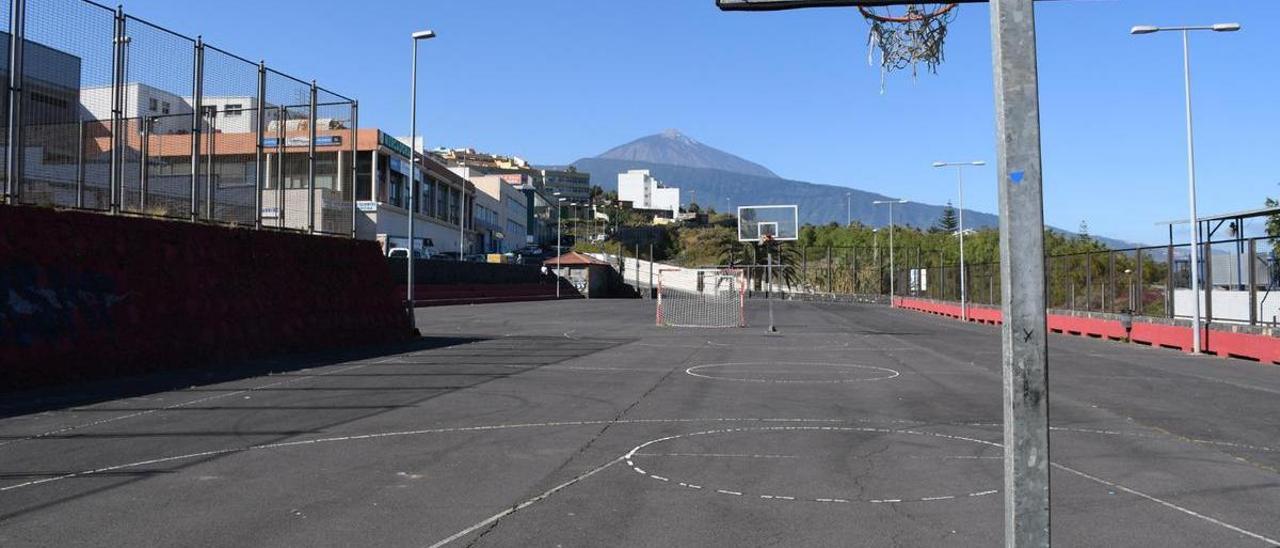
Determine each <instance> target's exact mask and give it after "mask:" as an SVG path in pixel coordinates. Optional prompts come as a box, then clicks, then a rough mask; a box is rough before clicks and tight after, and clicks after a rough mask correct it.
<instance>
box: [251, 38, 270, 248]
mask: <svg viewBox="0 0 1280 548" xmlns="http://www.w3.org/2000/svg"><path fill="white" fill-rule="evenodd" d="M254 116H255V118H256V120H255V123H254V124H253V134H254V135H253V136H254V160H253V173H254V177H253V227H254V228H262V192H263V189H264V188H266V185H265V184H264V183H263V180H262V178H263V177H265V176H266V170H265V169H264V167H265V165H264V164H265V162H266V150H265V149H264V148H263V140H264V139H265V138H266V136H267V63H266V62H265V61H258V104H257V105H255V108H254Z"/></svg>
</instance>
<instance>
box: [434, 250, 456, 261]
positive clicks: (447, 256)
mask: <svg viewBox="0 0 1280 548" xmlns="http://www.w3.org/2000/svg"><path fill="white" fill-rule="evenodd" d="M458 257H459V254H458V252H457V251H442V252H440V253H436V254H435V256H434V257H431V258H432V259H435V260H437V261H456V260H458Z"/></svg>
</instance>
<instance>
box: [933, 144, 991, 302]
mask: <svg viewBox="0 0 1280 548" xmlns="http://www.w3.org/2000/svg"><path fill="white" fill-rule="evenodd" d="M985 165H987V163H986V162H984V161H982V160H977V161H974V162H934V163H933V167H935V168H943V167H954V168H956V177H957V178H958V179H959V188H960V319H961V320H964V321H969V292H968V284H967V283H966V279H965V278H966V276H965V272H964V271H965V268H964V168H965V167H966V166H972V167H981V166H985Z"/></svg>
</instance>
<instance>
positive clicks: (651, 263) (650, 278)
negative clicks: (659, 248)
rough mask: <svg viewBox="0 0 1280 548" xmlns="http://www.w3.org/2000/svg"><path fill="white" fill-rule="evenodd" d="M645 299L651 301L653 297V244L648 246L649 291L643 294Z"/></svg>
mask: <svg viewBox="0 0 1280 548" xmlns="http://www.w3.org/2000/svg"><path fill="white" fill-rule="evenodd" d="M645 294H646V298H649V299H652V298H653V297H654V295H653V243H650V244H649V290H648V291H646V292H645Z"/></svg>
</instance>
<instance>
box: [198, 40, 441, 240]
mask: <svg viewBox="0 0 1280 548" xmlns="http://www.w3.org/2000/svg"><path fill="white" fill-rule="evenodd" d="M414 49H417V46H415V47H414ZM307 117H308V120H307V233H308V234H315V233H316V81H315V80H312V81H311V105H310V108H308V109H307ZM410 156H412V155H410ZM409 164H410V167H412V164H413V158H409ZM412 173H413V170H412V169H411V170H410V176H409V179H410V183H409V187H410V191H411V192H412V187H413V182H412V179H413V175H412ZM211 198H212V197H211ZM410 199H413V197H412V196H410ZM211 201H212V200H211ZM409 215H410V216H412V215H413V208H410V209H409ZM409 261H410V262H412V261H413V246H412V245H410V246H409Z"/></svg>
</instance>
